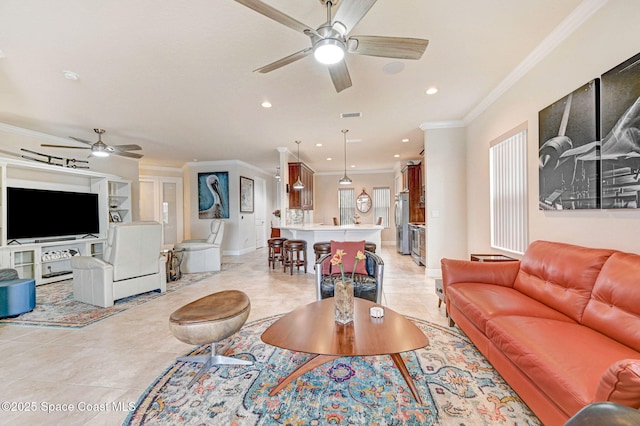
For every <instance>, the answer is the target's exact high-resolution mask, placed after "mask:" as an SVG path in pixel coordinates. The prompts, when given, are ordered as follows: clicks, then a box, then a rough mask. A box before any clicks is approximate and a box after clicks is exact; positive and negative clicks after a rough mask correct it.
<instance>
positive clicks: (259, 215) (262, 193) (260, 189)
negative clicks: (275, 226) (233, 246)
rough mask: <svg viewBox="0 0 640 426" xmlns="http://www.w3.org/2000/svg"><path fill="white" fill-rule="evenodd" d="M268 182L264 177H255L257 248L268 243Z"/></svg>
mask: <svg viewBox="0 0 640 426" xmlns="http://www.w3.org/2000/svg"><path fill="white" fill-rule="evenodd" d="M266 189H267V188H266V182H265V180H264V179H260V178H257V177H256V178H255V182H254V194H255V197H254V206H253V208H254V214H253V216H254V220H255V226H256V248H257V249H259V248H261V247H264V246H265V245H266V244H267V227H266V219H265V218H266V214H267V213H266V208H267V203H266V199H265V198H266V192H267V191H266Z"/></svg>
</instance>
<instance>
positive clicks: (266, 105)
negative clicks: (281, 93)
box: [261, 101, 273, 108]
mask: <svg viewBox="0 0 640 426" xmlns="http://www.w3.org/2000/svg"><path fill="white" fill-rule="evenodd" d="M261 105H262V108H271V107H272V106H273V105H271V102H269V101H264V102H263V103H262V104H261Z"/></svg>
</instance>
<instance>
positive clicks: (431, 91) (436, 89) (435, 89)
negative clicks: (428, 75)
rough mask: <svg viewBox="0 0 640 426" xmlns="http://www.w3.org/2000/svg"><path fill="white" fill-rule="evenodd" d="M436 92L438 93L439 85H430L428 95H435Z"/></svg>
mask: <svg viewBox="0 0 640 426" xmlns="http://www.w3.org/2000/svg"><path fill="white" fill-rule="evenodd" d="M436 93H438V88H437V87H429V88H428V89H427V91H426V94H427V95H435V94H436Z"/></svg>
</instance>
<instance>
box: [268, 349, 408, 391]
mask: <svg viewBox="0 0 640 426" xmlns="http://www.w3.org/2000/svg"><path fill="white" fill-rule="evenodd" d="M338 358H340V356H336V355H315V356H313V357H312V358H310V359H309V360H308V361H307V362H305V363H304V364H302V365H301V366H300V367H298V368H297V369H295V370H293V372H292V373H291V374H289V375H288V376H287V377H285V378H284V379H282V381H281V382H280V383H278V385H277V386H276V387H274V388H273V389H271V391H270V392H269V396H273V395H275V394H277V393H278V392H280V391H281V390H282V389H284V388H285V387H286V386H287V385H288V384H289V383H291V382H292V381H294V380H295V379H297V378H298V377H300V376H302V375H303V374H304V373H306V372H309V371H311V370H313V369H314V368H316V367H319V366H321V365H322V364H325V363H327V362H331V361H333V360H334V359H338ZM403 365H404V364H403ZM405 369H406V367H405ZM409 380H411V379H409Z"/></svg>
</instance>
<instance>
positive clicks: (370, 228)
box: [280, 224, 384, 273]
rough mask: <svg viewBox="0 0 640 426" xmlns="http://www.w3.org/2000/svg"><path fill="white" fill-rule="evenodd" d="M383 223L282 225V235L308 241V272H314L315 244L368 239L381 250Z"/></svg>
mask: <svg viewBox="0 0 640 426" xmlns="http://www.w3.org/2000/svg"><path fill="white" fill-rule="evenodd" d="M382 229H384V227H383V226H382V225H373V224H366V225H365V224H360V225H344V226H335V225H322V224H310V225H289V226H281V227H280V236H281V237H283V238H287V239H289V240H291V239H294V240H305V241H306V242H307V272H309V273H314V270H313V265H314V263H315V259H316V256H315V253H314V252H313V245H314V244H315V243H319V242H323V241H327V242H328V241H331V240H334V241H362V240H364V241H368V242H371V243H374V244H375V245H376V248H377V249H378V250H380V246H381V244H382Z"/></svg>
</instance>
